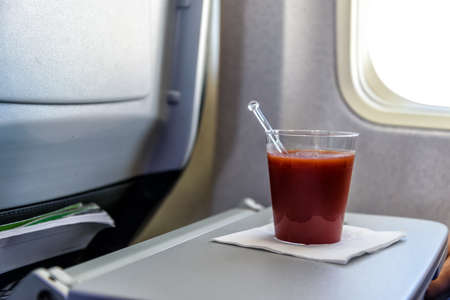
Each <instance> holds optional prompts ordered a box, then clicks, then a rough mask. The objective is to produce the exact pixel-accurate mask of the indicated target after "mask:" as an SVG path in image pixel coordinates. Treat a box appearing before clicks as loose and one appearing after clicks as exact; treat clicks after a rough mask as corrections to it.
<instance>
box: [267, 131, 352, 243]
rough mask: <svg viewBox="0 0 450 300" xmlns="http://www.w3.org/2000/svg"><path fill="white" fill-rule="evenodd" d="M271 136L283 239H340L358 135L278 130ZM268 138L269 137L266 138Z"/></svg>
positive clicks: (270, 157) (275, 203)
mask: <svg viewBox="0 0 450 300" xmlns="http://www.w3.org/2000/svg"><path fill="white" fill-rule="evenodd" d="M271 134H274V135H275V136H277V138H278V139H279V140H280V142H281V143H282V144H283V145H284V147H285V149H286V150H287V153H280V151H278V150H277V149H276V147H275V146H274V144H273V142H272V141H273V137H272V138H270V137H269V136H268V137H267V144H266V146H267V159H268V166H269V177H270V190H271V196H272V209H273V217H274V225H275V237H276V238H277V239H278V240H281V241H284V242H290V243H298V244H330V243H336V242H339V241H340V239H341V233H342V225H343V221H344V214H345V209H346V206H347V198H348V193H349V190H350V182H351V177H352V171H353V163H354V159H355V145H356V138H357V137H358V135H359V134H358V133H353V132H333V131H324V130H274V131H273V132H272V133H271ZM267 135H269V134H267Z"/></svg>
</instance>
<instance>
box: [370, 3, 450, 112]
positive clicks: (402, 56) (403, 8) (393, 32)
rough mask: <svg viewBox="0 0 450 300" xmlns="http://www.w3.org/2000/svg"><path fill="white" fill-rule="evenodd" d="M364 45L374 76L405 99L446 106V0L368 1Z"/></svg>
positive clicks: (449, 52)
mask: <svg viewBox="0 0 450 300" xmlns="http://www.w3.org/2000/svg"><path fill="white" fill-rule="evenodd" d="M367 21H368V23H367V24H368V28H367V30H368V31H367V36H366V38H367V45H368V52H369V56H370V59H371V61H372V64H373V66H374V69H375V71H376V73H377V74H378V76H379V78H380V79H381V80H382V81H383V82H384V84H385V85H386V86H387V87H388V88H389V89H391V90H392V91H393V92H394V93H396V94H398V95H400V96H401V97H403V98H406V99H408V100H411V101H414V102H418V103H422V104H427V105H435V106H448V107H450V84H449V83H450V74H449V73H450V33H449V30H450V1H449V0H371V1H370V6H369V11H368V20H367Z"/></svg>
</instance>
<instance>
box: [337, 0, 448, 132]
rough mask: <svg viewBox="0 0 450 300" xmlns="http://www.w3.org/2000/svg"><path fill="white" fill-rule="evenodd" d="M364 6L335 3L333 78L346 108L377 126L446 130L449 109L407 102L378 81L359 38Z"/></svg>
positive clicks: (357, 0) (363, 1)
mask: <svg viewBox="0 0 450 300" xmlns="http://www.w3.org/2000/svg"><path fill="white" fill-rule="evenodd" d="M367 5H368V2H367V0H338V1H337V9H336V13H337V16H336V22H337V24H336V42H337V47H336V52H337V53H336V55H337V77H338V83H339V87H340V89H341V92H342V95H343V97H344V99H345V101H346V102H347V104H348V105H349V106H350V107H351V108H352V109H353V110H354V111H355V112H356V113H357V114H358V115H359V116H360V117H362V118H364V119H367V120H369V121H371V122H374V123H378V124H384V125H393V126H408V127H422V128H435V129H436V128H438V129H450V108H448V107H437V106H431V105H424V104H419V103H415V102H412V101H409V100H407V99H405V98H403V97H401V96H400V95H398V94H396V93H394V92H393V91H392V90H390V89H389V88H388V87H387V86H386V85H385V84H384V83H383V82H382V80H381V79H380V78H379V77H378V75H377V74H376V72H375V69H374V67H373V65H372V62H371V60H370V58H369V55H368V47H367V43H365V42H366V41H365V39H364V38H362V37H363V36H364V35H365V34H367V33H366V32H367V24H366V23H365V22H363V20H367V16H365V14H366V13H367ZM411 71H412V72H413V71H414V66H413V65H412V66H411Z"/></svg>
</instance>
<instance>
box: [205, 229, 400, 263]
mask: <svg viewBox="0 0 450 300" xmlns="http://www.w3.org/2000/svg"><path fill="white" fill-rule="evenodd" d="M404 237H406V234H405V233H404V232H400V231H373V230H370V229H367V228H362V227H355V226H349V225H344V228H343V230H342V238H341V241H340V242H338V243H335V244H324V245H295V244H289V243H284V242H280V241H278V240H276V239H275V238H274V228H273V223H271V224H267V225H265V226H262V227H256V228H253V229H250V230H245V231H240V232H236V233H232V234H228V235H224V236H221V237H217V238H214V239H213V241H215V242H219V243H225V244H232V245H237V246H241V247H247V248H256V249H263V250H267V251H270V252H274V253H278V254H285V255H292V256H296V257H301V258H306V259H313V260H317V261H324V262H330V263H336V264H346V263H348V262H349V261H350V259H352V258H353V257H356V256H360V255H363V254H365V253H373V252H375V251H378V250H381V249H383V248H386V247H389V246H390V245H392V244H394V243H395V242H397V241H399V240H400V239H402V238H404Z"/></svg>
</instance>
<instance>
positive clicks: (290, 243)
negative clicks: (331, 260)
mask: <svg viewBox="0 0 450 300" xmlns="http://www.w3.org/2000/svg"><path fill="white" fill-rule="evenodd" d="M273 239H274V240H276V241H277V242H280V243H283V244H288V245H294V246H320V245H332V244H337V243H339V242H340V241H337V242H333V243H322V244H302V243H295V242H289V241H283V240H280V239H279V238H277V237H276V236H275V235H274V236H273Z"/></svg>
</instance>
